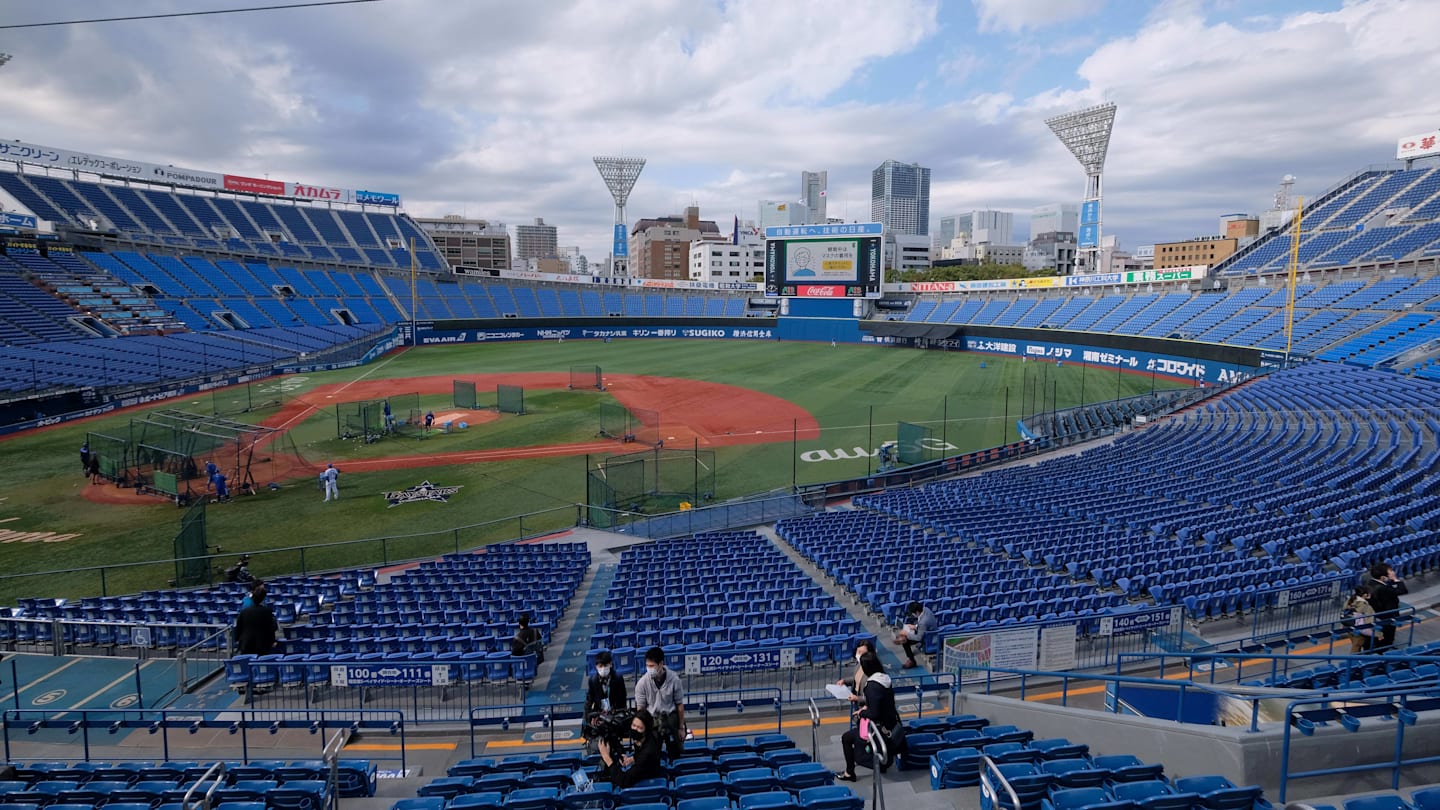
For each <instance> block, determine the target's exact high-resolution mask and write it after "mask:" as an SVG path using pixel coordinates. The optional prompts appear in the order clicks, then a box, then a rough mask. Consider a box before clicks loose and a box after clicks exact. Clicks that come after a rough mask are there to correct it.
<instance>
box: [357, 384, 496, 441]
mask: <svg viewBox="0 0 1440 810" xmlns="http://www.w3.org/2000/svg"><path fill="white" fill-rule="evenodd" d="M470 389H471V398H472V399H473V398H474V389H475V386H474V384H471V385H470ZM423 428H424V425H423V419H422V417H421V411H420V395H419V394H418V393H410V394H391V395H390V396H388V397H385V398H384V399H363V400H358V401H355V402H344V403H341V404H340V405H337V406H335V437H336V438H337V439H345V440H356V441H362V442H365V443H366V444H370V443H371V442H375V441H378V440H380V439H383V438H385V437H386V436H391V435H397V434H398V435H411V434H414V433H416V432H419V431H420V430H422V429H423Z"/></svg>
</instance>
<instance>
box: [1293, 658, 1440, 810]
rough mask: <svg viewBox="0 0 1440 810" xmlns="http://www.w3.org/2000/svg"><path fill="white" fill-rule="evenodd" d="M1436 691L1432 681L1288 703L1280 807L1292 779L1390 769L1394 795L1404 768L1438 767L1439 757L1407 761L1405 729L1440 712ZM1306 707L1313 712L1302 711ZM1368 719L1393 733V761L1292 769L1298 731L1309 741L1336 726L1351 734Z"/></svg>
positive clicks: (1430, 756) (1432, 755)
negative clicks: (1383, 723)
mask: <svg viewBox="0 0 1440 810" xmlns="http://www.w3.org/2000/svg"><path fill="white" fill-rule="evenodd" d="M1436 689H1437V684H1436V682H1434V681H1430V682H1428V683H1426V684H1425V685H1423V686H1416V687H1412V688H1410V689H1405V690H1396V689H1395V688H1394V687H1390V688H1386V689H1381V690H1375V691H1366V692H1359V693H1356V692H1347V693H1337V694H1331V695H1325V696H1313V697H1301V698H1297V699H1294V700H1291V701H1290V702H1289V703H1287V704H1286V705H1285V720H1286V722H1285V736H1284V742H1283V744H1282V745H1281V748H1280V802H1281V803H1282V804H1283V803H1284V802H1285V793H1286V791H1287V789H1288V788H1289V784H1290V780H1292V779H1307V778H1314V777H1318V776H1336V775H1339V774H1346V773H1365V772H1368V771H1384V770H1388V771H1390V789H1391V790H1398V789H1399V788H1400V770H1401V769H1402V768H1404V767H1405V766H1407V765H1425V764H1429V763H1434V762H1440V755H1437V754H1421V755H1419V756H1411V757H1406V756H1405V736H1406V730H1407V729H1408V728H1410V727H1411V726H1413V725H1415V722H1416V720H1417V716H1418V714H1419V712H1422V711H1433V710H1436V709H1440V697H1437V696H1436V694H1437V692H1436ZM1306 706H1310V707H1314V708H1310V709H1302V707H1306ZM1371 717H1377V718H1383V719H1385V720H1387V721H1388V727H1390V728H1393V729H1394V735H1395V746H1394V748H1393V749H1392V751H1393V755H1392V756H1391V757H1388V758H1386V759H1383V760H1380V761H1376V762H1367V763H1360V764H1357V765H1341V766H1337V767H1333V768H1314V769H1311V770H1303V771H1291V770H1290V749H1291V743H1292V740H1293V738H1294V734H1295V732H1296V731H1299V732H1300V733H1301V734H1302V735H1304V736H1307V737H1308V736H1312V735H1314V734H1315V733H1316V731H1318V730H1319V728H1320V727H1323V726H1329V725H1330V724H1331V723H1334V724H1335V725H1336V726H1338V727H1339V728H1343V729H1344V730H1345V731H1347V732H1349V733H1352V734H1353V733H1355V732H1357V731H1359V730H1360V729H1361V727H1362V725H1363V722H1362V721H1363V720H1365V719H1366V718H1371ZM1365 748H1366V749H1368V750H1374V751H1378V750H1382V749H1379V748H1375V747H1371V746H1365Z"/></svg>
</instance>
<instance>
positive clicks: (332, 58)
mask: <svg viewBox="0 0 1440 810" xmlns="http://www.w3.org/2000/svg"><path fill="white" fill-rule="evenodd" d="M154 2H155V3H156V6H155V8H156V9H161V8H163V7H164V5H165V3H166V2H169V3H172V4H173V5H174V7H176V8H181V7H182V5H181V4H180V3H179V0H154ZM12 4H13V5H14V6H17V7H19V8H17V9H16V10H15V11H14V13H13V17H14V18H15V19H17V20H24V19H30V18H35V19H44V18H52V17H53V16H54V13H53V12H51V11H48V10H47V6H48V5H51V4H49V3H48V2H46V0H12ZM71 5H72V4H67V8H69V6H71ZM73 5H74V6H75V8H73V9H70V11H69V12H67V13H74V14H75V15H76V16H81V15H83V14H85V13H86V9H89V10H95V9H102V10H103V9H104V8H105V5H104V4H103V3H98V2H97V0H74V1H73ZM1099 5H1100V4H1099V3H1097V2H1075V3H1070V2H1065V3H1058V2H1057V3H1055V4H1049V5H1047V4H1046V3H1044V2H1037V1H1036V0H1024V1H1023V2H1006V3H1000V2H998V1H997V2H991V1H990V0H980V1H979V2H977V4H976V7H977V10H978V11H979V12H980V18H981V20H982V24H983V25H984V26H986V27H987V30H1000V31H1029V30H1033V29H1036V28H1039V27H1040V26H1042V25H1044V24H1045V23H1046V22H1047V21H1050V20H1058V19H1062V18H1063V19H1071V20H1073V19H1075V17H1074V16H1065V15H1079V14H1090V13H1094V12H1095V10H1096V9H1098V8H1099ZM27 7H28V8H27ZM183 7H187V8H188V6H183ZM1222 8H1223V7H1222ZM1007 9H1008V10H1007ZM10 10H11V8H10V7H9V6H7V12H8V11H10ZM545 10H546V13H545V14H543V15H542V14H537V13H535V10H534V8H533V7H528V6H523V5H519V4H508V3H507V4H483V5H482V4H475V3H455V2H449V0H406V1H405V2H386V3H376V4H373V5H361V6H354V7H344V8H343V9H328V10H327V9H312V10H306V11H297V12H284V13H274V14H262V15H237V16H235V17H229V18H198V19H192V20H187V21H167V22H163V23H156V24H149V23H146V24H128V23H127V24H113V25H106V26H87V27H75V28H68V29H40V30H39V31H37V32H33V33H32V34H31V35H28V36H26V37H25V38H24V39H17V40H15V41H14V42H0V50H5V51H7V52H13V53H15V56H16V58H15V60H14V61H13V62H11V63H10V64H8V65H6V66H5V67H4V68H3V69H0V92H3V93H4V94H5V99H6V111H7V115H6V124H7V126H6V127H5V131H4V132H3V133H0V137H10V138H21V139H24V140H29V141H34V142H39V143H47V144H53V145H55V146H61V147H67V148H73V149H80V150H85V151H92V152H101V153H117V154H120V155H122V156H129V157H135V158H138V159H145V160H153V161H155V162H159V163H174V164H176V165H186V166H191V167H194V168H200V169H216V170H228V171H238V172H244V173H251V174H255V175H257V176H258V175H261V174H267V173H268V174H270V175H271V176H275V177H280V176H284V177H286V178H287V179H296V180H307V181H312V182H317V183H325V184H333V185H349V186H351V187H361V188H371V189H377V190H382V191H398V192H400V193H402V194H403V195H404V196H405V198H406V202H407V208H408V209H409V210H410V211H411V212H412V213H416V214H420V215H431V214H443V213H451V212H455V213H459V212H461V211H462V210H464V211H468V213H469V214H470V215H472V216H480V217H484V218H490V219H497V220H501V221H506V222H509V223H511V224H514V223H519V222H526V221H529V220H530V219H531V218H533V217H537V216H542V217H545V219H546V221H547V222H554V223H556V224H557V225H558V227H559V228H560V230H561V236H560V238H561V241H562V242H563V243H565V244H579V245H581V246H582V247H584V248H585V249H586V250H587V251H590V252H592V254H594V257H595V258H598V257H599V255H601V254H600V251H601V250H602V249H603V246H604V245H606V244H608V241H609V230H608V229H609V218H610V212H611V203H610V200H609V195H608V194H607V192H606V191H605V188H604V185H603V183H602V182H601V181H600V178H599V176H598V175H597V174H596V172H595V170H594V168H593V166H592V165H591V162H590V158H591V156H592V155H596V154H608V153H614V152H624V153H628V154H632V155H643V156H645V157H647V158H648V159H649V164H648V166H647V167H646V170H645V173H644V174H643V175H642V176H641V178H640V182H639V184H638V185H637V187H636V189H635V192H634V194H633V196H632V198H631V203H630V213H631V215H632V216H635V217H639V216H653V215H661V214H667V213H675V212H677V209H678V207H679V206H680V205H682V204H684V203H687V202H689V201H691V200H698V202H699V203H700V206H701V209H702V214H704V215H705V216H707V217H713V218H715V219H717V220H719V221H722V222H728V220H729V218H730V217H731V216H732V215H735V214H738V215H739V216H741V217H742V218H753V217H754V215H755V202H756V200H758V199H761V198H774V199H789V198H792V197H794V196H796V195H797V194H798V190H799V189H798V176H797V175H798V173H799V171H800V170H801V169H826V170H828V171H829V173H830V183H831V186H830V193H829V200H830V210H831V213H832V214H834V215H846V214H847V213H848V215H849V216H850V217H851V218H863V217H866V216H868V213H869V178H870V175H869V172H870V170H871V169H872V168H873V167H874V166H876V165H877V164H879V163H880V162H881V161H883V160H885V159H887V158H895V159H898V160H904V161H916V162H920V163H921V164H923V165H927V166H930V167H931V169H932V204H931V209H932V213H933V214H934V215H935V216H937V217H938V216H940V215H941V214H943V213H950V212H953V211H957V210H962V209H964V208H971V207H980V206H993V207H1002V208H1006V207H1008V208H1012V209H1014V210H1017V211H1021V212H1024V211H1026V210H1027V209H1028V208H1029V207H1031V206H1033V205H1036V204H1040V203H1046V202H1054V201H1059V200H1066V199H1070V200H1073V199H1076V198H1078V197H1079V196H1080V194H1081V193H1082V191H1083V186H1084V179H1083V176H1082V175H1081V173H1080V169H1079V167H1078V166H1077V165H1076V164H1075V162H1074V159H1073V158H1071V157H1070V155H1069V154H1068V153H1067V152H1066V151H1065V149H1064V147H1063V146H1061V145H1060V144H1059V142H1058V141H1056V140H1055V139H1054V137H1053V136H1052V135H1051V134H1050V133H1049V131H1048V130H1047V129H1046V127H1045V125H1044V119H1045V118H1046V117H1047V116H1049V115H1053V114H1055V113H1058V112H1063V111H1067V110H1073V109H1077V108H1079V107H1083V106H1088V105H1090V104H1094V103H1097V102H1099V101H1104V100H1113V101H1115V102H1117V104H1119V107H1120V113H1119V116H1118V118H1117V121H1116V126H1115V136H1114V142H1113V144H1112V147H1111V150H1110V159H1109V162H1108V166H1107V178H1106V182H1107V187H1106V188H1107V202H1106V209H1107V214H1106V230H1107V232H1112V233H1120V234H1121V235H1122V236H1123V237H1124V238H1125V240H1126V243H1127V244H1132V245H1133V244H1135V243H1137V242H1143V241H1149V240H1152V239H1156V238H1175V237H1183V236H1189V235H1193V234H1194V233H1199V232H1203V231H1204V230H1205V229H1209V228H1212V227H1213V224H1214V217H1215V215H1216V214H1217V213H1220V212H1223V211H1231V210H1244V209H1246V208H1249V209H1251V210H1254V209H1256V208H1261V207H1264V206H1265V205H1266V204H1268V200H1269V196H1270V193H1271V191H1272V187H1273V185H1274V183H1275V182H1276V181H1277V180H1278V178H1279V177H1280V176H1281V175H1283V174H1286V173H1294V174H1296V175H1298V176H1299V177H1300V184H1299V186H1297V190H1298V191H1302V192H1304V193H1306V194H1307V195H1313V193H1314V192H1315V191H1318V190H1320V189H1323V188H1324V187H1326V186H1328V185H1329V184H1330V183H1332V182H1334V181H1336V180H1338V179H1340V177H1342V176H1343V175H1344V174H1345V173H1347V172H1348V171H1350V170H1353V169H1356V168H1359V167H1360V166H1363V165H1365V164H1368V163H1373V162H1377V161H1378V160H1381V159H1384V158H1385V157H1387V156H1388V155H1389V154H1391V153H1392V152H1391V144H1392V143H1393V140H1394V138H1395V137H1398V136H1399V135H1403V134H1407V133H1409V132H1418V131H1422V130H1426V129H1430V128H1433V127H1434V126H1435V122H1434V111H1435V110H1436V109H1440V90H1436V89H1433V88H1432V87H1431V85H1430V84H1429V83H1428V82H1426V81H1425V78H1426V77H1428V76H1431V75H1435V74H1436V73H1437V68H1440V54H1437V53H1436V52H1435V51H1434V49H1433V47H1432V45H1431V43H1430V41H1429V39H1428V37H1427V34H1428V32H1432V31H1435V30H1440V4H1435V3H1413V2H1411V3H1405V2H1401V0H1368V1H1365V2H1353V3H1349V4H1347V5H1345V6H1343V7H1341V8H1340V9H1338V10H1336V11H1332V12H1323V13H1322V12H1307V13H1303V14H1296V15H1290V16H1283V17H1282V16H1279V15H1272V16H1271V17H1268V18H1260V19H1257V18H1254V17H1244V18H1242V17H1240V16H1239V15H1241V14H1245V15H1249V14H1253V13H1254V12H1253V11H1252V10H1250V9H1249V8H1248V7H1247V6H1244V5H1237V6H1236V7H1235V8H1234V9H1233V10H1232V11H1233V16H1234V19H1235V20H1236V22H1234V23H1230V22H1227V21H1226V19H1227V18H1226V17H1225V15H1224V14H1220V13H1219V12H1217V9H1216V7H1215V6H1214V5H1207V6H1205V7H1203V8H1201V7H1199V6H1197V5H1196V4H1194V3H1191V2H1173V3H1168V4H1165V5H1162V6H1160V7H1158V8H1157V9H1156V10H1155V11H1154V12H1153V13H1151V14H1150V15H1149V16H1148V17H1146V18H1144V19H1127V20H1126V24H1128V25H1130V26H1131V27H1130V28H1129V29H1123V33H1121V34H1118V35H1115V36H1113V37H1112V38H1111V39H1109V40H1108V41H1104V42H1096V43H1094V44H1091V45H1088V46H1087V45H1085V43H1086V42H1088V40H1086V39H1083V38H1080V39H1076V38H1067V39H1066V43H1068V47H1076V48H1078V47H1084V48H1085V50H1084V52H1083V53H1081V54H1072V53H1070V52H1067V51H1066V49H1065V48H1064V47H1059V48H1046V49H1043V52H1039V53H1037V54H1035V55H1034V61H1033V64H1034V65H1035V66H1036V67H1035V68H1033V70H1040V69H1044V70H1047V71H1050V73H1047V74H1046V75H1044V76H1043V77H1037V76H1035V75H1033V73H1024V72H1023V71H1020V72H1017V73H1015V75H1007V73H1009V71H1007V70H1006V69H1005V68H1004V66H1002V65H1000V63H999V61H998V57H997V55H996V53H995V51H994V50H992V49H989V48H987V47H986V46H985V45H984V43H982V42H981V41H979V40H975V41H971V40H967V39H966V38H967V37H970V36H971V34H972V32H968V31H956V30H950V29H945V31H944V35H943V36H941V35H940V32H941V30H942V27H941V20H942V18H943V17H944V10H943V9H941V8H940V7H938V6H937V5H936V4H935V3H934V2H931V1H930V0H904V1H903V2H902V0H865V1H864V2H859V1H858V0H857V2H855V3H851V4H847V5H846V6H845V9H844V10H845V13H844V14H837V13H835V9H834V6H833V4H831V3H826V2H820V1H819V0H816V1H815V2H800V1H799V0H796V1H795V2H785V3H761V2H749V1H748V0H737V1H735V2H730V1H728V0H725V1H722V2H714V3H695V2H691V0H634V2H627V3H624V4H615V3H610V2H601V0H552V1H551V2H547V4H546V5H545ZM1206 14H1208V15H1209V16H1208V17H1207V16H1205V15H1206ZM1057 15H1058V16H1057ZM1094 35H1095V33H1094V32H1093V31H1090V32H1087V33H1086V36H1087V37H1088V36H1094ZM1026 36H1027V39H1029V40H1034V39H1036V37H1032V36H1029V35H1026ZM981 39H983V38H981ZM992 39H995V40H998V44H999V45H1000V46H1001V47H1002V48H1010V49H1011V50H1012V51H1013V49H1014V48H1015V47H1017V45H1016V43H1015V42H1013V41H1011V42H1007V41H1005V38H1003V37H992ZM1015 39H1018V38H1015ZM957 43H959V44H957ZM1021 44H1022V45H1023V43H1021ZM1032 44H1033V43H1032ZM1082 57H1083V61H1082ZM982 66H983V69H982ZM997 69H998V74H999V75H997ZM1037 80H1038V81H1037ZM926 82H928V84H924V86H923V87H922V88H921V90H919V91H917V90H916V89H915V88H916V87H917V85H921V84H922V83H926ZM877 88H878V89H877ZM1022 88H1023V89H1022ZM847 201H848V206H847V205H846V203H847ZM847 207H848V211H847Z"/></svg>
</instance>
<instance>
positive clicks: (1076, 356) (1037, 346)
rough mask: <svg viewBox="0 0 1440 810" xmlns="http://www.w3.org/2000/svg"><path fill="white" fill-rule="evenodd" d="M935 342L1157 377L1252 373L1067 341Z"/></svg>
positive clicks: (1216, 379)
mask: <svg viewBox="0 0 1440 810" xmlns="http://www.w3.org/2000/svg"><path fill="white" fill-rule="evenodd" d="M939 343H940V344H941V345H942V347H944V344H947V343H954V344H956V345H954V346H953V348H963V349H964V350H966V351H971V352H984V353H986V354H1001V355H1006V356H1009V357H1023V358H1026V359H1029V360H1038V361H1043V362H1055V363H1084V364H1086V365H1089V366H1103V367H1106V368H1114V369H1116V370H1118V371H1124V372H1129V373H1132V374H1154V375H1156V376H1157V377H1167V378H1170V379H1178V380H1190V381H1192V382H1196V383H1206V384H1213V385H1227V384H1229V383H1235V382H1240V381H1242V380H1246V379H1249V378H1250V377H1251V376H1253V374H1254V369H1250V368H1245V367H1243V366H1237V365H1233V364H1230V363H1219V362H1215V361H1213V360H1196V359H1192V358H1188V357H1175V356H1171V355H1163V354H1151V353H1149V352H1132V351H1123V350H1116V349H1095V348H1090V347H1087V346H1076V345H1073V344H1067V343H1043V342H1039V341H1030V340H1005V339H997V338H987V337H967V338H965V339H964V340H963V342H961V341H939Z"/></svg>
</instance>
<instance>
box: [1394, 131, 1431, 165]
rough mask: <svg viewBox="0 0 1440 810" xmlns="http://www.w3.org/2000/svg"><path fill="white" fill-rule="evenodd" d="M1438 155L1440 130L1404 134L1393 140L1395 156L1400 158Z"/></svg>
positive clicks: (1411, 158) (1410, 158) (1407, 158)
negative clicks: (1397, 139)
mask: <svg viewBox="0 0 1440 810" xmlns="http://www.w3.org/2000/svg"><path fill="white" fill-rule="evenodd" d="M1430 155H1440V130H1435V131H1434V132H1422V133H1421V134H1419V135H1406V136H1405V137H1403V138H1401V139H1400V140H1399V141H1396V142H1395V157H1397V158H1399V159H1401V160H1414V159H1415V158H1422V157H1429V156H1430Z"/></svg>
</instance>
